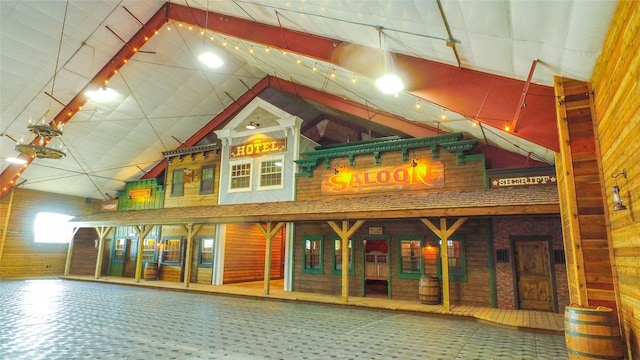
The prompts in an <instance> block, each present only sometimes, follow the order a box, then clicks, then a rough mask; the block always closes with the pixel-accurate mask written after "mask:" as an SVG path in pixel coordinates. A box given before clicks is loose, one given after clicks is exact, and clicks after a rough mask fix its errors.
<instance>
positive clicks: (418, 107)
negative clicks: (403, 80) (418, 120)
mask: <svg viewBox="0 0 640 360" xmlns="http://www.w3.org/2000/svg"><path fill="white" fill-rule="evenodd" d="M420 106H421V105H420V100H416V109H418V110H419V109H420Z"/></svg>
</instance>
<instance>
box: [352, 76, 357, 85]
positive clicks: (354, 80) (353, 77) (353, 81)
mask: <svg viewBox="0 0 640 360" xmlns="http://www.w3.org/2000/svg"><path fill="white" fill-rule="evenodd" d="M351 82H352V83H354V84H355V83H356V74H353V76H352V77H351Z"/></svg>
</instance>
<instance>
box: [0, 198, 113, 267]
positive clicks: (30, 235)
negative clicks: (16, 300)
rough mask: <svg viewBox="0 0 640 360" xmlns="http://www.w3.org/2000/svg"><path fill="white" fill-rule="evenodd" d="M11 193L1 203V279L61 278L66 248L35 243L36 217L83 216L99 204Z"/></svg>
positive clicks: (74, 199) (80, 200) (94, 210)
mask: <svg viewBox="0 0 640 360" xmlns="http://www.w3.org/2000/svg"><path fill="white" fill-rule="evenodd" d="M12 191H13V192H12V193H11V194H7V195H6V196H4V197H3V198H2V199H1V200H0V226H1V228H0V236H1V237H0V279H2V278H30V277H42V276H62V275H63V274H64V266H65V262H66V258H67V249H68V245H67V244H42V243H35V242H34V232H33V224H34V220H35V217H36V215H37V214H38V213H39V212H57V213H64V214H67V215H72V216H75V215H86V214H90V213H93V212H97V211H99V210H100V208H101V206H102V202H101V201H99V200H91V199H88V200H87V199H85V198H82V197H76V196H68V195H60V194H52V193H46V192H41V191H33V190H26V189H21V188H14V189H13V190H12ZM12 197H13V199H12ZM94 266H95V262H94ZM94 269H95V267H94Z"/></svg>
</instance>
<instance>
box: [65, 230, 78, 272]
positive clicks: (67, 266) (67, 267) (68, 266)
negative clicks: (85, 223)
mask: <svg viewBox="0 0 640 360" xmlns="http://www.w3.org/2000/svg"><path fill="white" fill-rule="evenodd" d="M79 229H80V228H77V227H76V228H73V233H72V234H71V239H69V246H67V261H66V262H65V263H64V276H69V271H71V255H72V254H73V238H75V237H76V234H77V233H78V230H79Z"/></svg>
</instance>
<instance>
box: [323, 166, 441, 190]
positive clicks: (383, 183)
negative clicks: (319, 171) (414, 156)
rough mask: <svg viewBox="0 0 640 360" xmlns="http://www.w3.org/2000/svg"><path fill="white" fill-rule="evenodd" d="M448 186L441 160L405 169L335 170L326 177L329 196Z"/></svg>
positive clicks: (347, 168)
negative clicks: (445, 184) (445, 183)
mask: <svg viewBox="0 0 640 360" xmlns="http://www.w3.org/2000/svg"><path fill="white" fill-rule="evenodd" d="M442 187H444V165H443V164H442V162H440V161H434V162H428V163H418V164H417V165H416V166H415V167H413V166H411V164H406V165H401V166H388V167H378V166H376V167H373V168H366V169H355V168H349V167H344V168H340V169H337V171H334V169H331V170H329V171H328V173H327V174H325V175H324V177H323V178H322V193H323V194H325V195H336V194H351V193H362V192H379V191H390V190H419V189H436V188H442Z"/></svg>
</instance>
